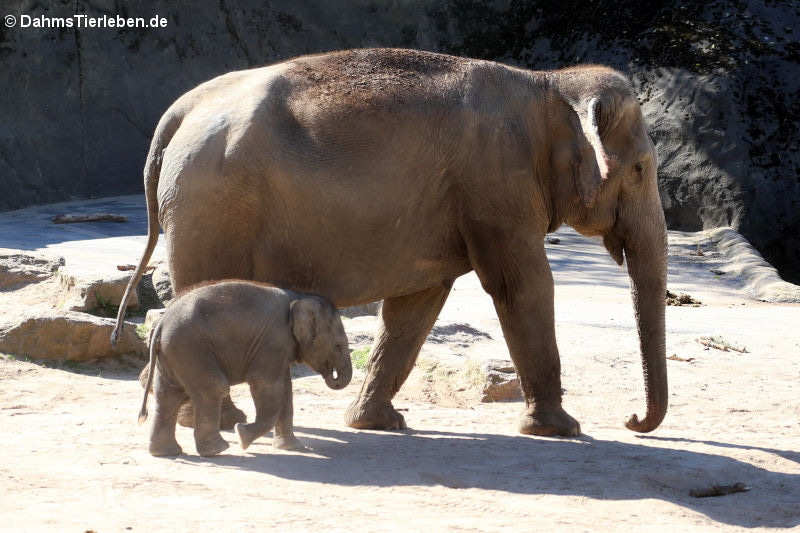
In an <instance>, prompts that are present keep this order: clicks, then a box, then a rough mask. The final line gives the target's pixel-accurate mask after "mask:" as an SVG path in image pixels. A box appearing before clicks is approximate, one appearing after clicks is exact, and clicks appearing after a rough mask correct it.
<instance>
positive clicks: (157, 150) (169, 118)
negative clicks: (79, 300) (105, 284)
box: [111, 109, 183, 346]
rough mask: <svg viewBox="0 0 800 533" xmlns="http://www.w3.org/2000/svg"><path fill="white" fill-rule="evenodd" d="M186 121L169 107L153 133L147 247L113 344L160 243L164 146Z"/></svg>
mask: <svg viewBox="0 0 800 533" xmlns="http://www.w3.org/2000/svg"><path fill="white" fill-rule="evenodd" d="M182 120H183V114H182V113H180V114H179V113H176V112H174V111H173V110H172V109H170V110H168V111H167V112H166V113H164V116H163V117H161V120H160V121H159V122H158V126H157V127H156V131H155V133H154V134H153V140H152V142H151V143H150V151H149V152H148V154H147V161H146V162H145V164H144V196H145V198H146V200H147V246H145V249H144V253H143V254H142V258H141V259H140V260H139V264H138V265H137V266H136V270H134V271H133V274H132V275H131V279H130V281H128V286H127V287H126V288H125V294H124V295H123V296H122V301H121V302H120V304H119V311H118V312H117V324H116V326H114V331H112V332H111V345H112V346H115V345H116V344H117V339H119V334H120V332H121V331H122V327H123V320H124V319H125V311H126V310H127V306H128V300H129V299H130V296H131V292H132V291H134V290H136V286H137V285H138V284H139V280H141V279H142V274H143V273H144V270H145V269H146V268H147V263H148V262H149V261H150V257H151V256H152V255H153V250H154V249H155V247H156V242H158V232H159V231H160V229H161V228H160V225H159V222H158V178H159V175H160V174H161V159H162V157H163V155H164V149H165V148H166V147H167V145H168V144H169V142H170V140H172V136H173V135H175V132H176V131H177V130H178V127H179V126H180V124H181V121H182Z"/></svg>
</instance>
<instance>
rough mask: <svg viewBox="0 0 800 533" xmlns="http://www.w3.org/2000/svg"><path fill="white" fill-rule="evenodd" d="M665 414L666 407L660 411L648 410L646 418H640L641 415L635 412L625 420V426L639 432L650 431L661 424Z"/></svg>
mask: <svg viewBox="0 0 800 533" xmlns="http://www.w3.org/2000/svg"><path fill="white" fill-rule="evenodd" d="M665 415H666V410H665V409H663V410H661V411H660V412H659V413H651V412H649V411H648V413H647V416H645V417H644V420H639V417H638V416H637V415H635V414H633V415H631V417H630V418H629V419H628V421H627V422H625V427H626V428H628V429H630V430H631V431H636V432H637V433H649V432H651V431H653V430H654V429H656V428H657V427H658V426H659V425H661V421H662V420H664V416H665Z"/></svg>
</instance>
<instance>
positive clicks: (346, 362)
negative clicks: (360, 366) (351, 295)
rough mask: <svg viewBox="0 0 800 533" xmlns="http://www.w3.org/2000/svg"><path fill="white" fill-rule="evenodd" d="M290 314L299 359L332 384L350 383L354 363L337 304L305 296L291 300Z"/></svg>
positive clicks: (332, 385)
mask: <svg viewBox="0 0 800 533" xmlns="http://www.w3.org/2000/svg"><path fill="white" fill-rule="evenodd" d="M290 316H291V321H292V334H293V335H294V338H295V340H296V341H297V346H298V359H299V360H300V361H302V362H304V363H306V364H307V365H308V366H310V367H311V368H313V369H314V370H316V371H317V372H319V373H320V374H321V375H322V377H323V378H324V379H325V384H326V385H328V386H329V387H330V388H332V389H341V388H343V387H346V386H347V384H348V383H350V379H351V378H352V377H353V364H352V362H351V361H350V350H349V348H348V342H347V335H346V334H345V332H344V326H342V320H341V317H340V316H339V312H338V311H337V310H336V308H335V307H333V305H331V304H330V303H329V302H327V301H326V300H323V299H322V298H319V297H316V296H303V297H301V298H299V299H297V300H294V301H293V302H292V303H291V307H290Z"/></svg>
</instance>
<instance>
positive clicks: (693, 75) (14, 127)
mask: <svg viewBox="0 0 800 533" xmlns="http://www.w3.org/2000/svg"><path fill="white" fill-rule="evenodd" d="M2 11H3V12H2V13H0V15H2V16H5V15H7V14H11V15H14V16H16V17H19V15H21V14H28V15H31V16H33V17H38V16H40V15H46V16H62V17H66V16H71V15H72V14H73V13H85V14H88V15H92V16H99V15H103V14H107V15H110V16H115V15H121V16H123V17H127V16H141V17H145V18H146V19H147V18H150V17H151V16H154V15H160V16H163V17H166V19H167V21H168V24H167V27H166V28H160V29H90V28H85V29H74V28H60V29H57V28H51V29H35V28H20V27H18V26H17V27H12V28H8V27H5V25H0V67H2V68H0V72H1V73H2V74H0V76H2V78H3V84H2V88H3V90H2V91H0V117H2V120H0V210H8V209H15V208H19V207H23V206H26V205H30V204H35V203H42V202H52V201H58V200H64V199H72V198H92V197H100V196H106V195H112V194H124V193H135V192H139V191H140V190H141V187H142V185H141V181H142V178H141V171H142V165H143V162H144V157H145V154H146V152H147V147H148V144H149V140H150V135H151V133H152V131H153V129H154V127H155V124H156V122H157V120H158V118H159V116H160V115H161V113H162V112H163V111H164V110H165V109H166V108H167V107H168V106H169V104H170V103H171V102H172V101H173V100H174V99H175V98H176V97H178V96H179V95H180V94H182V93H183V92H185V91H186V90H188V89H190V88H192V87H194V86H195V85H197V84H198V83H200V82H202V81H204V80H207V79H209V78H211V77H213V76H215V75H218V74H222V73H224V72H227V71H230V70H234V69H241V68H247V67H249V66H257V65H263V64H266V63H270V62H274V61H278V60H281V59H285V58H289V57H292V56H295V55H299V54H304V53H313V52H321V51H326V50H334V49H340V48H351V47H362V46H402V47H413V48H421V49H426V50H434V51H441V52H447V53H452V54H458V55H465V56H472V57H480V58H486V59H494V60H498V61H502V62H506V63H510V64H516V65H520V66H525V67H529V68H537V69H545V68H556V67H560V66H565V65H569V64H574V63H579V62H581V63H582V62H596V63H605V64H608V65H611V66H614V67H616V68H618V69H620V70H622V71H624V72H626V73H627V74H628V75H629V76H630V77H631V79H632V80H633V82H634V84H635V86H636V88H637V90H638V92H639V95H640V100H641V102H642V105H643V108H644V111H645V114H646V115H647V118H648V120H649V123H650V125H651V134H652V137H653V139H654V140H655V142H656V144H657V146H658V151H659V157H660V161H661V168H660V174H659V180H660V187H661V194H662V202H663V204H664V210H665V212H666V215H667V221H668V223H669V226H670V228H671V229H679V230H700V229H704V228H710V227H715V226H723V225H730V226H733V227H734V228H736V229H738V230H739V231H740V232H741V233H742V234H743V235H744V236H745V237H747V238H748V239H749V240H750V241H751V242H752V243H753V244H754V245H755V246H756V247H757V248H758V250H759V251H760V252H761V253H762V254H763V255H764V256H765V257H766V258H767V259H768V260H769V261H770V262H771V263H773V264H774V265H776V266H777V267H778V269H779V271H780V272H781V275H782V276H783V277H784V278H785V279H787V280H790V281H794V282H798V281H800V153H798V148H799V147H800V99H798V98H797V94H798V93H800V90H799V89H800V65H799V64H798V63H799V62H800V61H799V60H800V44H798V38H799V37H800V23H799V22H800V4H798V3H796V2H778V1H770V0H740V1H736V0H718V1H711V2H688V1H686V2H681V1H680V0H671V1H670V0H666V1H653V2H638V1H637V2H633V1H627V0H623V1H615V2H611V1H599V0H594V1H588V0H587V1H574V0H560V1H550V0H542V1H530V2H523V1H521V0H496V1H481V0H445V1H434V0H394V1H391V2H387V1H379V0H372V1H367V0H348V1H332V0H314V1H307V2H296V1H294V0H273V1H270V2H264V1H260V0H241V1H236V2H234V1H232V0H218V1H217V0H214V1H197V2H192V3H185V4H184V3H175V2H170V1H168V0H155V1H151V2H145V1H135V0H134V1H122V0H69V1H67V0H50V1H46V2H41V1H33V0H6V1H5V2H3V8H2ZM18 20H19V19H18Z"/></svg>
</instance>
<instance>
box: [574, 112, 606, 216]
mask: <svg viewBox="0 0 800 533" xmlns="http://www.w3.org/2000/svg"><path fill="white" fill-rule="evenodd" d="M573 109H574V111H575V112H576V114H577V115H578V118H579V121H580V126H579V129H580V132H579V134H578V139H577V143H578V150H577V152H578V153H577V155H576V156H575V157H574V159H573V165H572V177H573V181H574V183H575V189H576V190H577V191H578V196H580V198H581V202H583V205H584V206H586V207H592V205H594V201H595V198H597V192H598V191H599V189H600V186H601V185H602V184H603V182H604V181H605V180H606V179H608V173H609V167H610V166H611V159H610V158H609V156H608V154H607V153H606V151H605V148H604V147H603V142H602V140H601V138H600V134H601V131H603V130H604V129H605V128H608V127H609V125H610V122H611V114H612V113H611V111H612V110H611V109H610V106H609V103H608V102H605V101H603V100H601V99H600V98H598V97H594V98H592V99H591V100H589V101H588V103H584V102H581V103H580V104H579V107H578V108H577V109H575V107H573Z"/></svg>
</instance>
